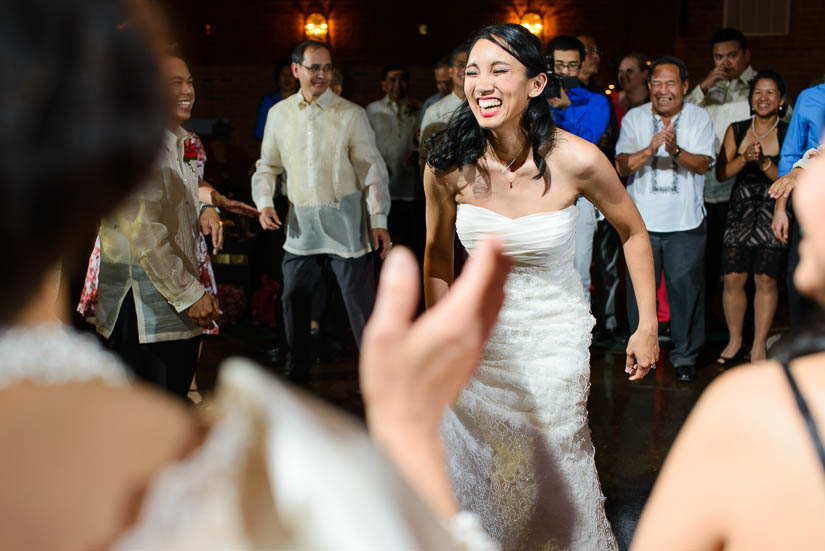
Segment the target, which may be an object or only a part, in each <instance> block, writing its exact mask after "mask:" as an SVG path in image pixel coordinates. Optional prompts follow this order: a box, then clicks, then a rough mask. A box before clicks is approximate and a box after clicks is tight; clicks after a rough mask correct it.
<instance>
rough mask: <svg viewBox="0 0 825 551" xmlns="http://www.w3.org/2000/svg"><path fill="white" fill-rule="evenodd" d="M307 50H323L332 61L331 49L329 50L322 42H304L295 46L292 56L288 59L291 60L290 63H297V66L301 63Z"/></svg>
mask: <svg viewBox="0 0 825 551" xmlns="http://www.w3.org/2000/svg"><path fill="white" fill-rule="evenodd" d="M309 48H323V49H325V50H326V51H328V52H329V57H330V59H332V49H330V47H329V46H328V45H327V44H325V43H324V42H319V41H317V40H304V41H303V42H301V43H300V44H298V45H297V46H295V49H294V50H292V55H291V56H290V59H292V63H297V64H298V65H300V64H301V63H303V62H304V54H305V53H306V51H307V50H308V49H309Z"/></svg>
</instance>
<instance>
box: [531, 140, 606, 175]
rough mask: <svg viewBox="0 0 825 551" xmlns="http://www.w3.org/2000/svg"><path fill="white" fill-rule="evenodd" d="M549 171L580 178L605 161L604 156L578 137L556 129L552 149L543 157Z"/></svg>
mask: <svg viewBox="0 0 825 551" xmlns="http://www.w3.org/2000/svg"><path fill="white" fill-rule="evenodd" d="M545 160H546V161H547V164H548V166H550V167H551V169H555V170H557V171H561V172H562V173H564V174H567V175H569V176H571V177H581V176H582V175H584V174H587V173H589V172H590V171H592V170H593V168H594V166H596V165H598V164H599V163H601V162H603V161H605V158H604V154H602V152H601V151H600V150H599V148H598V147H596V146H595V145H594V144H592V143H590V142H588V141H587V140H583V139H582V138H579V137H578V136H576V135H574V134H571V133H570V132H567V131H566V130H562V129H561V128H556V134H555V136H554V140H553V147H552V148H551V149H550V151H548V152H547V154H546V155H545Z"/></svg>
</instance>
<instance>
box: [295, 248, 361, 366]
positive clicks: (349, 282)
mask: <svg viewBox="0 0 825 551" xmlns="http://www.w3.org/2000/svg"><path fill="white" fill-rule="evenodd" d="M326 266H328V267H329V268H330V269H331V270H332V273H333V274H335V280H336V281H337V282H338V286H339V287H340V289H341V296H342V297H343V299H344V306H345V307H346V309H347V317H348V318H349V322H350V327H351V328H352V334H353V336H354V337H355V342H356V344H357V345H358V346H359V347H360V346H361V335H362V334H363V332H364V326H365V325H366V324H367V319H368V318H369V317H370V314H371V313H372V307H373V304H374V303H375V272H374V267H373V257H372V254H369V253H368V254H365V255H363V256H359V257H358V258H343V257H340V256H338V255H334V254H313V255H296V254H292V253H289V252H284V260H283V264H282V268H283V274H284V292H283V296H282V297H281V304H282V305H283V309H284V332H285V333H286V342H287V344H288V345H289V351H288V352H287V358H286V373H287V376H288V377H289V378H291V379H293V380H295V381H300V380H302V379H304V378H305V377H306V375H307V374H308V373H309V369H310V367H311V366H312V362H313V360H314V356H315V355H314V351H313V350H312V339H311V337H310V333H309V322H310V317H311V312H312V297H313V292H315V291H316V290H317V288H318V281H319V280H320V278H321V277H322V274H323V270H324V268H325V267H326Z"/></svg>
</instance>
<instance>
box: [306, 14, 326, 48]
mask: <svg viewBox="0 0 825 551" xmlns="http://www.w3.org/2000/svg"><path fill="white" fill-rule="evenodd" d="M304 31H305V32H306V36H307V38H308V39H310V40H318V41H320V42H326V40H327V33H328V32H329V25H327V18H326V17H324V16H323V15H321V14H320V13H311V14H309V15H308V16H307V19H306V24H305V25H304Z"/></svg>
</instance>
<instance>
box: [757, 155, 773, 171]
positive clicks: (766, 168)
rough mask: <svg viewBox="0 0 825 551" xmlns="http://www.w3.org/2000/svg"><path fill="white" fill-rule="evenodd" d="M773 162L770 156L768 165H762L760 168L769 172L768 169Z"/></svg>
mask: <svg viewBox="0 0 825 551" xmlns="http://www.w3.org/2000/svg"><path fill="white" fill-rule="evenodd" d="M772 163H773V161H771V160H770V158H768V164H767V165H762V166H760V167H759V168H761V169H762V172H767V170H768V169H769V168H770V167H771V164H772Z"/></svg>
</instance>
